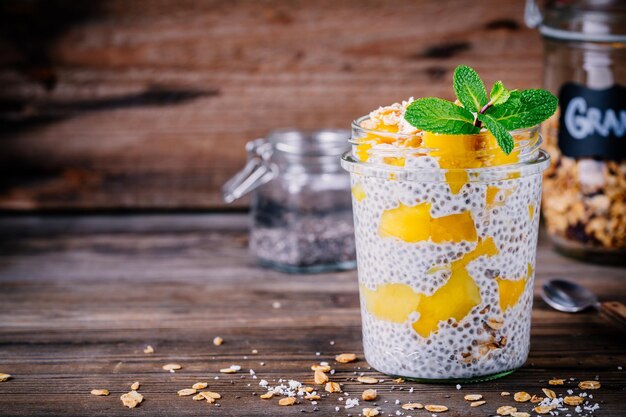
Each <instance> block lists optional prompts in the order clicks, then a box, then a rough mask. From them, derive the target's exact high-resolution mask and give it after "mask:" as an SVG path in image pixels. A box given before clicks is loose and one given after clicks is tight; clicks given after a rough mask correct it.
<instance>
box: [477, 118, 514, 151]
mask: <svg viewBox="0 0 626 417" xmlns="http://www.w3.org/2000/svg"><path fill="white" fill-rule="evenodd" d="M478 120H480V121H481V122H483V123H484V124H485V126H487V128H488V129H489V130H490V131H491V134H492V135H493V136H495V138H496V140H497V141H498V146H500V148H501V149H502V150H503V151H504V153H505V154H507V155H508V154H510V153H511V152H512V151H513V148H514V147H515V141H514V140H513V136H511V134H510V133H509V131H508V130H507V129H506V127H504V126H503V125H501V124H500V123H498V121H497V120H496V119H494V118H493V117H491V116H490V115H489V114H478Z"/></svg>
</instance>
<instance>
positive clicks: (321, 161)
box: [222, 129, 356, 273]
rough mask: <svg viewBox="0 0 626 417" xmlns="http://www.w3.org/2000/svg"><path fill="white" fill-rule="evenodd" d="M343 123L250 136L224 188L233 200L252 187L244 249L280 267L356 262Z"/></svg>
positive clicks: (306, 268)
mask: <svg viewBox="0 0 626 417" xmlns="http://www.w3.org/2000/svg"><path fill="white" fill-rule="evenodd" d="M349 137H350V133H349V132H348V131H345V130H317V131H300V130H295V129H281V130H275V131H273V132H271V133H270V134H269V135H268V136H267V138H261V139H256V140H254V141H251V142H248V143H247V145H246V150H247V152H248V162H247V164H246V166H245V167H244V168H243V169H242V170H241V171H240V172H239V173H237V174H236V175H235V176H234V177H233V178H232V179H230V180H229V181H228V182H227V183H226V184H224V187H223V189H222V191H223V196H224V200H225V201H226V202H229V203H230V202H232V201H234V200H236V199H238V198H241V197H243V196H244V195H245V194H247V193H251V196H252V201H251V208H250V215H251V218H252V221H251V230H250V250H251V252H252V254H253V255H255V256H256V258H257V259H258V260H259V262H260V263H261V264H262V265H265V266H269V267H273V268H275V269H279V270H282V271H285V272H294V273H295V272H323V271H329V270H342V269H352V268H354V267H355V265H356V255H355V252H356V251H355V247H354V227H353V220H352V203H351V195H350V178H349V175H348V174H347V173H346V172H345V171H344V170H343V169H342V168H341V165H340V155H341V154H343V153H344V152H345V151H346V150H347V149H349V146H350V144H349V141H348V139H349Z"/></svg>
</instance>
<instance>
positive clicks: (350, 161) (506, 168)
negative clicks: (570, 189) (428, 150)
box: [341, 149, 550, 182]
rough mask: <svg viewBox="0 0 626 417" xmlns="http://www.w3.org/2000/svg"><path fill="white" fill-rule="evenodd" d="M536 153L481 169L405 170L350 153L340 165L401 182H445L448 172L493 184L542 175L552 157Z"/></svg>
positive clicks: (539, 152)
mask: <svg viewBox="0 0 626 417" xmlns="http://www.w3.org/2000/svg"><path fill="white" fill-rule="evenodd" d="M536 154H537V156H536V158H533V159H531V160H526V161H520V162H516V163H514V164H507V165H496V166H490V167H481V168H405V167H397V166H394V165H384V164H379V163H372V162H367V161H360V160H358V159H356V158H354V155H352V152H351V151H348V152H346V153H344V154H343V156H342V157H341V166H342V167H343V168H344V169H345V170H346V171H348V172H350V173H351V174H356V175H363V176H366V177H378V178H384V179H393V180H398V181H415V182H445V181H446V179H445V174H446V173H457V172H458V173H460V172H463V173H466V174H467V175H468V182H492V181H502V180H511V179H513V178H512V177H511V174H519V176H520V177H526V176H529V175H537V174H542V173H543V171H545V170H546V168H548V166H549V165H550V155H549V154H548V152H546V151H545V150H543V149H537V152H536Z"/></svg>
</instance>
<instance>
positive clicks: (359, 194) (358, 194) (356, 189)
mask: <svg viewBox="0 0 626 417" xmlns="http://www.w3.org/2000/svg"><path fill="white" fill-rule="evenodd" d="M352 197H354V199H355V200H356V201H358V202H359V203H360V202H361V201H363V199H365V197H366V194H365V190H363V186H362V185H361V183H360V182H357V183H356V184H354V186H353V187H352Z"/></svg>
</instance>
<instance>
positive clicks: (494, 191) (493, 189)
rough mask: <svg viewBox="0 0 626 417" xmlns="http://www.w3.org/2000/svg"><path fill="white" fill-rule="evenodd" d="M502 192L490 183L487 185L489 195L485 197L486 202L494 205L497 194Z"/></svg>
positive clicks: (488, 204)
mask: <svg viewBox="0 0 626 417" xmlns="http://www.w3.org/2000/svg"><path fill="white" fill-rule="evenodd" d="M499 192H500V188H499V187H496V186H493V185H490V186H488V187H487V195H486V197H485V202H486V203H487V206H492V205H493V203H494V202H495V201H496V196H497V195H498V193H499Z"/></svg>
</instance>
